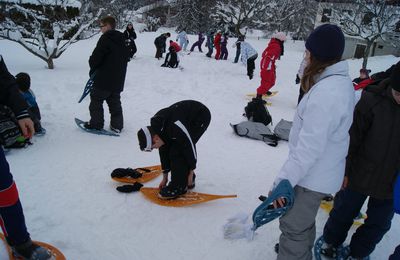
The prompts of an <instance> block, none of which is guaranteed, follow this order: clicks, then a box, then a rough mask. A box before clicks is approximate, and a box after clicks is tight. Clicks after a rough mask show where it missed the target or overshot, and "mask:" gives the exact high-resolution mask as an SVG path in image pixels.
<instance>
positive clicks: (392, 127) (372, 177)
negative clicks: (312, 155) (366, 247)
mask: <svg viewBox="0 0 400 260" xmlns="http://www.w3.org/2000/svg"><path fill="white" fill-rule="evenodd" d="M349 133H350V146H349V153H348V156H347V161H346V176H348V178H349V188H350V189H352V190H355V191H357V192H360V193H362V194H364V195H369V196H372V197H374V198H377V199H392V198H393V186H394V183H395V179H396V176H397V174H398V171H399V169H400V105H399V104H397V103H396V101H395V100H394V98H393V95H392V89H391V87H390V85H389V79H386V80H384V81H382V82H381V83H380V84H379V85H378V86H369V87H368V90H366V91H363V94H362V96H361V99H360V101H359V102H358V103H357V105H356V107H355V110H354V119H353V124H352V126H351V128H350V130H349Z"/></svg>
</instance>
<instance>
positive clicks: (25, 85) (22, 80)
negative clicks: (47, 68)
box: [15, 72, 31, 92]
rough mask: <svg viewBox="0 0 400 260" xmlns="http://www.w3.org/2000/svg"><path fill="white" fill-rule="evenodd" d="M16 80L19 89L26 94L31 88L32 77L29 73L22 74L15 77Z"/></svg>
mask: <svg viewBox="0 0 400 260" xmlns="http://www.w3.org/2000/svg"><path fill="white" fill-rule="evenodd" d="M15 80H16V81H17V84H18V88H19V90H21V91H22V92H26V91H28V90H29V88H30V87H31V77H29V74H28V73H25V72H20V73H18V74H17V75H16V76H15Z"/></svg>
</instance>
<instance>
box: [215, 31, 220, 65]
mask: <svg viewBox="0 0 400 260" xmlns="http://www.w3.org/2000/svg"><path fill="white" fill-rule="evenodd" d="M221 37H222V34H221V31H220V30H218V31H217V34H216V35H215V37H214V47H215V51H216V52H215V59H216V60H219V58H220V55H221Z"/></svg>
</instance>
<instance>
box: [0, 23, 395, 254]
mask: <svg viewBox="0 0 400 260" xmlns="http://www.w3.org/2000/svg"><path fill="white" fill-rule="evenodd" d="M115 27H116V21H115V19H114V18H113V17H110V16H107V17H105V18H103V19H101V20H100V28H101V32H102V36H101V37H100V39H99V41H98V42H97V45H96V47H95V49H94V50H93V53H92V55H91V56H90V58H89V65H90V72H89V74H90V75H91V76H93V77H94V86H93V89H92V91H91V93H90V99H91V100H90V105H89V111H90V120H89V121H88V122H86V123H85V124H84V127H85V128H87V129H91V130H100V129H103V127H104V110H103V103H104V101H106V102H107V104H108V106H109V111H110V116H111V120H110V129H111V130H112V131H114V132H116V133H120V132H121V131H122V129H123V126H124V123H123V112H122V111H123V110H122V105H121V100H120V95H121V92H122V91H123V88H124V81H125V75H126V69H127V64H128V62H129V60H130V59H131V58H132V57H133V55H134V54H135V52H136V46H135V44H134V40H135V39H136V34H135V32H134V30H133V26H132V24H128V26H127V28H126V30H125V32H124V33H121V32H119V31H117V30H115ZM170 36H171V34H170V33H164V34H162V35H160V36H158V37H157V38H156V39H155V41H154V44H155V46H156V55H155V57H156V58H157V59H160V58H162V56H163V53H164V52H165V51H166V40H167V38H169V37H170ZM204 40H205V37H204V36H203V34H201V33H200V34H199V37H198V41H197V42H196V43H194V44H193V45H192V48H191V51H193V50H194V48H195V47H196V46H197V47H198V48H199V51H200V52H202V50H201V44H202V43H203V42H204ZM285 40H286V36H285V34H284V33H276V34H274V35H273V36H272V39H271V40H270V42H269V43H268V45H267V47H266V49H265V50H264V51H263V53H262V58H261V62H260V69H261V72H260V75H261V83H260V86H259V87H258V88H257V97H256V98H257V99H261V98H262V95H265V94H267V95H268V93H270V89H271V88H272V87H273V86H274V84H275V80H276V66H275V62H276V60H278V59H280V57H281V56H282V55H283V54H284V42H285ZM177 41H178V42H179V44H178V43H176V42H173V41H170V46H169V49H168V50H169V53H168V54H167V57H166V60H165V62H164V64H163V66H166V67H177V66H178V64H179V57H178V55H177V53H178V52H179V51H180V50H181V49H183V50H186V48H187V45H188V37H187V34H186V32H185V30H182V31H181V32H180V33H179V34H178V37H177ZM227 42H228V35H227V34H222V33H221V31H217V33H216V34H215V35H214V34H213V33H212V32H210V33H208V34H207V41H206V46H207V47H208V53H207V54H206V55H207V56H208V57H211V55H212V53H213V48H215V49H216V54H215V59H217V60H218V59H227V57H228V52H227V48H226V46H227ZM235 46H236V48H237V50H240V52H239V54H238V52H237V53H236V57H235V62H237V61H238V59H239V55H241V61H242V62H243V63H245V64H246V66H247V75H248V77H249V79H252V78H253V76H254V69H255V60H256V59H257V57H258V53H257V51H256V50H255V49H254V48H253V47H252V46H251V45H250V44H249V43H247V42H246V41H245V38H244V37H239V39H238V40H237V42H236V43H235ZM344 46H345V41H344V35H343V32H342V31H341V29H340V28H339V27H338V26H336V25H331V24H324V25H321V26H319V27H317V28H316V29H314V30H313V31H312V33H311V34H310V35H309V37H308V38H307V40H306V42H305V48H306V50H305V57H304V59H303V61H302V64H301V66H300V69H299V71H298V73H297V76H296V83H300V93H299V99H298V106H297V110H296V113H295V115H294V120H293V126H292V129H291V132H290V137H289V154H288V157H287V160H286V161H285V163H284V164H283V166H282V168H281V169H280V171H279V172H278V174H277V176H276V178H275V180H274V182H273V185H272V187H271V191H273V190H274V189H275V188H276V187H277V186H278V185H279V183H280V182H282V181H283V180H288V181H289V182H290V184H291V186H292V188H293V191H294V201H293V206H292V207H291V208H289V209H288V210H287V211H286V212H285V214H284V215H282V216H281V217H280V219H279V222H280V225H279V228H280V230H281V235H280V238H279V244H278V245H277V246H276V251H277V253H278V257H277V259H279V260H286V259H304V260H311V259H312V251H311V250H312V248H313V246H314V241H315V238H316V230H315V219H316V215H317V212H318V209H319V206H320V203H321V200H322V199H323V198H325V197H326V196H329V195H330V194H335V199H334V206H333V210H332V211H331V213H330V217H329V219H328V221H327V222H326V224H325V227H324V231H323V235H322V237H321V238H319V239H318V240H317V241H320V244H318V247H319V248H320V252H321V253H322V254H323V255H325V256H326V257H330V258H335V257H336V256H337V255H339V254H340V255H342V256H344V257H345V258H344V259H369V258H368V257H369V255H370V254H371V253H372V252H373V251H374V249H375V246H376V245H377V244H378V243H379V241H381V239H382V237H383V236H384V234H385V233H386V232H387V231H388V230H389V229H390V226H391V221H392V218H393V215H394V204H393V187H394V183H395V181H396V179H398V178H400V177H399V170H400V161H399V158H400V149H399V147H400V62H399V63H397V64H395V65H393V66H392V67H391V68H389V69H388V70H387V71H384V72H381V73H377V74H375V75H372V76H371V77H369V73H370V72H369V71H367V70H364V69H362V70H361V71H360V79H356V80H354V81H353V82H352V80H351V79H350V77H349V68H348V64H347V61H343V60H342V55H343V51H344ZM0 61H1V63H0V77H1V78H2V80H1V81H0V91H1V95H0V104H2V105H7V106H9V107H10V108H11V110H12V111H13V113H14V115H15V117H16V120H17V122H18V124H19V126H20V128H21V129H22V132H23V135H24V136H25V137H26V138H30V137H31V136H32V135H33V134H34V133H35V131H40V129H42V128H41V126H40V112H39V109H38V107H37V111H35V110H36V108H35V103H34V102H31V101H32V97H33V100H34V96H33V95H29V93H31V92H29V84H27V82H28V81H29V80H28V79H29V77H27V76H26V75H24V74H21V75H19V76H18V75H17V81H16V80H15V78H14V77H13V76H11V75H10V73H9V72H8V70H7V68H6V66H5V64H4V61H3V60H2V59H1V58H0ZM18 80H19V81H18ZM366 80H368V81H367V82H366ZM17 82H21V83H20V85H21V84H22V85H21V86H22V87H20V89H18V84H17ZM29 82H30V81H29ZM353 83H354V84H355V85H354V86H353ZM367 83H368V84H367ZM359 84H364V85H363V86H362V87H360V88H362V89H364V90H363V92H362V95H361V97H360V100H359V101H358V103H357V105H356V104H355V103H356V100H355V94H354V88H355V86H356V85H359ZM27 92H29V93H27ZM21 93H22V94H23V95H21ZM31 94H32V93H31ZM24 97H25V99H24ZM28 104H29V105H28ZM32 108H33V109H32ZM29 109H31V110H33V112H29ZM30 118H32V119H34V120H35V118H36V119H38V120H39V123H35V124H34V122H32V120H31V119H30ZM210 121H211V112H210V110H209V109H208V108H207V107H206V106H205V105H204V104H202V103H200V102H198V101H195V100H184V101H180V102H177V103H175V104H172V105H171V106H169V107H166V108H163V109H161V110H160V111H158V112H157V113H156V114H155V115H154V116H153V117H152V118H151V119H150V125H148V126H144V127H142V128H141V129H139V131H138V133H137V137H138V142H139V148H140V149H141V150H142V151H152V150H153V149H159V155H160V162H161V167H162V170H163V179H162V181H161V182H160V184H159V188H160V191H159V197H160V198H161V199H175V198H177V197H179V196H182V195H184V194H185V193H187V191H188V190H189V189H193V188H194V187H195V179H196V175H195V173H194V170H195V169H196V164H197V152H196V143H197V142H198V141H199V139H200V138H201V137H202V135H203V134H204V132H205V131H206V130H207V128H208V126H209V124H210ZM382 126H387V127H382ZM0 170H1V172H0V178H1V180H2V181H1V182H0V184H1V186H0V216H1V218H2V220H3V222H2V223H1V226H2V228H3V232H5V235H6V238H7V242H8V243H9V245H10V246H12V248H13V250H14V251H15V253H16V254H18V255H21V256H23V257H26V258H27V259H30V257H31V256H32V255H33V254H39V255H42V256H43V257H42V258H41V259H49V257H47V254H49V253H48V252H47V251H46V250H45V249H43V248H42V247H40V246H38V245H36V244H35V243H33V242H32V241H31V240H30V237H29V233H28V232H27V229H26V226H25V222H24V216H23V212H22V206H21V204H20V202H19V199H18V193H17V190H16V185H15V182H14V181H13V180H12V175H11V174H10V170H9V166H8V164H7V161H6V159H5V156H4V152H3V150H1V153H0ZM169 174H171V176H170V181H169ZM367 198H369V201H368V205H367V215H368V218H367V219H366V220H365V223H364V224H363V225H361V226H360V227H359V228H358V229H357V231H356V232H355V233H354V235H353V236H352V238H351V242H350V245H349V246H348V247H343V243H344V241H345V239H346V237H347V234H348V231H349V229H350V227H351V226H352V224H353V220H354V218H355V217H356V216H357V215H358V213H359V212H360V209H361V207H362V206H363V204H364V202H365V200H366V199H367ZM286 203H287V200H286V198H283V197H279V198H275V201H274V202H273V204H272V207H273V208H275V209H277V208H280V207H284V206H285V204H286ZM399 251H400V248H399V247H398V248H397V250H396V253H395V254H394V255H393V259H398V258H395V257H399V254H400V252H399Z"/></svg>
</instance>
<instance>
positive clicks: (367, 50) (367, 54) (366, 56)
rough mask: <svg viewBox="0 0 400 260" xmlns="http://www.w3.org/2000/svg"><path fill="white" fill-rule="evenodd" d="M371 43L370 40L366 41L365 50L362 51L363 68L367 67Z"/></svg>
mask: <svg viewBox="0 0 400 260" xmlns="http://www.w3.org/2000/svg"><path fill="white" fill-rule="evenodd" d="M372 43H373V42H372V41H367V47H366V48H365V51H364V57H363V63H362V68H363V69H366V68H367V64H368V57H369V52H370V50H371V46H372Z"/></svg>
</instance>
